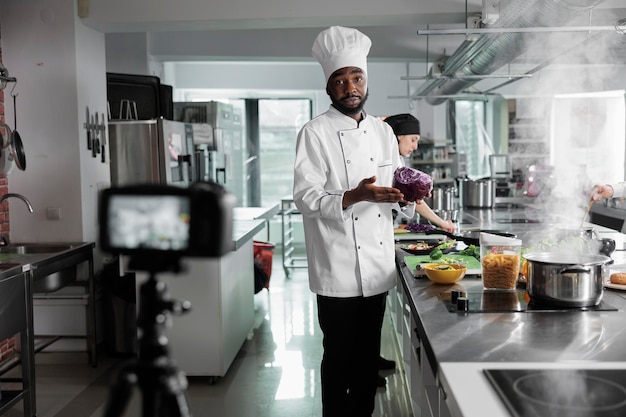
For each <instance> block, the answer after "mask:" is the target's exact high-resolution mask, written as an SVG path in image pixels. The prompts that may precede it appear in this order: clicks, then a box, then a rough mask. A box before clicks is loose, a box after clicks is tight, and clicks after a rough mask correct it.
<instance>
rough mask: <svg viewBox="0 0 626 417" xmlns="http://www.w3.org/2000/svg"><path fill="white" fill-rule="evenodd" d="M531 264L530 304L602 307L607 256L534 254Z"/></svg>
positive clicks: (529, 280)
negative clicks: (600, 305)
mask: <svg viewBox="0 0 626 417" xmlns="http://www.w3.org/2000/svg"><path fill="white" fill-rule="evenodd" d="M524 258H525V259H526V261H527V262H528V276H527V279H528V284H527V291H528V295H529V296H530V298H531V301H533V302H536V303H538V304H548V305H554V306H559V307H589V306H594V305H598V304H600V301H602V295H603V291H604V287H603V281H604V279H605V277H606V275H607V274H608V268H607V265H609V264H610V263H611V262H612V260H611V258H609V257H608V256H604V255H595V254H578V253H552V252H535V253H528V254H526V255H524Z"/></svg>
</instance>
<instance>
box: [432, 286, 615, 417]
mask: <svg viewBox="0 0 626 417" xmlns="http://www.w3.org/2000/svg"><path fill="white" fill-rule="evenodd" d="M461 296H464V297H466V298H467V300H468V309H467V310H466V311H464V313H507V312H528V313H532V312H540V313H557V312H561V313H563V312H571V311H617V308H616V307H613V306H612V305H610V304H608V303H606V302H605V301H600V304H598V305H596V306H589V307H560V306H553V305H546V304H538V303H536V302H533V301H532V300H531V299H530V297H529V296H528V293H527V292H526V290H521V289H517V290H482V291H464V292H463V293H462V294H461ZM439 299H440V300H441V301H442V302H443V304H444V305H445V306H446V309H447V310H448V311H449V312H450V313H457V312H459V310H458V309H457V305H456V303H453V302H452V292H451V291H447V292H442V293H439ZM624 415H625V416H626V414H624Z"/></svg>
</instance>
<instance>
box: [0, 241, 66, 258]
mask: <svg viewBox="0 0 626 417" xmlns="http://www.w3.org/2000/svg"><path fill="white" fill-rule="evenodd" d="M73 247H74V245H72V244H69V243H68V244H56V243H55V244H46V243H29V244H27V245H22V244H16V245H9V246H0V253H15V254H20V255H29V254H33V255H34V254H40V253H55V252H63V251H64V250H68V249H72V248H73Z"/></svg>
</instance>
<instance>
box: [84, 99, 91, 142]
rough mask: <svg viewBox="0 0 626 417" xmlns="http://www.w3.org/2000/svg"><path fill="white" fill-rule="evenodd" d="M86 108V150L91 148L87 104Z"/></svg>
mask: <svg viewBox="0 0 626 417" xmlns="http://www.w3.org/2000/svg"><path fill="white" fill-rule="evenodd" d="M85 108H86V109H87V121H86V122H85V129H87V150H91V125H90V124H89V106H86V107H85Z"/></svg>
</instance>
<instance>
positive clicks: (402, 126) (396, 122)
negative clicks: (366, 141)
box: [385, 113, 420, 136]
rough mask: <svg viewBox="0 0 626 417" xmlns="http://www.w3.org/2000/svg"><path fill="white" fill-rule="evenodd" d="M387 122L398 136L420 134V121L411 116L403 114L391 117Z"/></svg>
mask: <svg viewBox="0 0 626 417" xmlns="http://www.w3.org/2000/svg"><path fill="white" fill-rule="evenodd" d="M385 122H387V123H389V125H390V126H391V128H392V129H393V133H394V134H395V135H396V136H399V135H419V134H420V121H419V120H417V119H416V118H415V116H413V115H411V114H408V113H403V114H396V115H393V116H389V117H387V118H386V119H385Z"/></svg>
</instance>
